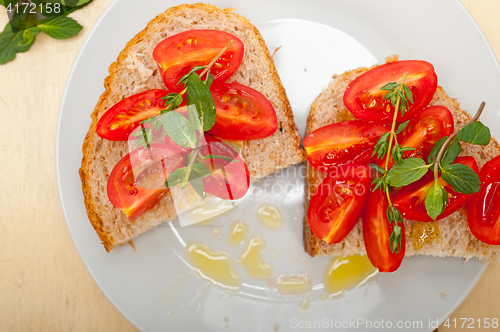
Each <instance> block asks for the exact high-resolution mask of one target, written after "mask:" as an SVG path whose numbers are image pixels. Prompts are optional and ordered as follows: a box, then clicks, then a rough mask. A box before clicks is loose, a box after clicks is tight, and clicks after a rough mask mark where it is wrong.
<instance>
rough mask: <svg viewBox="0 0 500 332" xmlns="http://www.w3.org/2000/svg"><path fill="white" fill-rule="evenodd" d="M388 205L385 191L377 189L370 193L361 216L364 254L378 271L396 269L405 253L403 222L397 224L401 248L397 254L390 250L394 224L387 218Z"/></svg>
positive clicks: (392, 270)
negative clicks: (399, 229) (399, 230)
mask: <svg viewBox="0 0 500 332" xmlns="http://www.w3.org/2000/svg"><path fill="white" fill-rule="evenodd" d="M388 206H389V203H388V202H387V198H386V196H385V193H384V192H383V191H382V190H380V189H377V190H375V192H373V193H371V194H370V197H369V198H368V203H367V205H366V209H365V212H364V214H363V217H362V221H363V239H364V241H365V247H366V254H367V255H368V258H369V259H370V262H371V263H372V264H373V266H375V267H376V268H378V270H379V271H380V272H394V271H396V270H397V269H398V268H399V266H400V265H401V262H402V261H403V257H404V255H405V244H406V242H405V229H404V224H399V226H400V227H401V249H400V251H399V253H397V254H396V253H393V252H392V251H391V248H390V245H389V239H390V236H391V233H392V230H393V228H394V224H392V223H389V220H387V208H388Z"/></svg>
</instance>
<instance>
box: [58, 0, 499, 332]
mask: <svg viewBox="0 0 500 332" xmlns="http://www.w3.org/2000/svg"><path fill="white" fill-rule="evenodd" d="M213 3H214V4H215V5H217V6H219V7H222V8H225V7H235V8H237V12H238V13H240V14H243V15H245V16H246V17H247V18H249V19H250V21H251V22H252V23H254V24H255V25H256V26H257V28H259V29H261V31H262V33H263V35H264V37H265V39H266V40H267V43H268V46H269V48H270V49H271V50H274V48H275V47H277V46H282V48H281V50H280V51H279V52H278V53H277V54H276V57H275V60H276V64H277V67H278V71H279V73H280V75H281V77H282V79H283V82H284V85H285V88H286V90H287V92H288V94H289V96H290V99H291V102H292V106H293V108H294V112H295V116H296V119H297V122H298V124H299V127H300V128H302V130H303V128H304V120H305V117H306V115H307V110H308V107H309V105H310V103H311V102H312V100H313V99H314V97H315V96H316V95H317V94H318V93H320V92H321V91H322V90H323V89H324V88H325V87H326V85H327V84H328V80H329V77H330V76H331V75H333V74H335V73H340V72H342V71H344V70H346V69H352V68H355V67H358V66H360V65H369V64H371V63H374V62H383V59H384V57H385V56H387V55H390V54H399V55H400V57H401V58H403V59H425V60H428V61H430V62H431V63H432V64H433V65H434V66H435V68H436V72H437V74H438V77H439V84H440V85H442V86H445V87H446V91H447V92H448V93H449V94H450V95H451V96H455V97H457V99H458V101H459V102H460V103H461V104H462V107H463V108H464V109H468V110H471V111H474V110H475V109H476V108H477V106H478V105H479V103H480V102H481V101H483V100H484V101H486V104H487V111H486V112H485V114H484V115H483V121H484V122H485V123H498V117H499V114H500V113H499V110H500V107H499V106H500V97H499V96H498V94H497V91H500V70H499V66H498V63H497V61H496V59H495V56H494V54H493V52H492V50H491V48H490V46H489V44H488V42H487V41H486V39H485V37H484V35H483V34H482V33H481V31H480V29H479V28H478V26H477V25H476V23H475V22H474V21H473V20H472V18H471V17H470V15H469V14H468V13H467V12H466V10H465V9H464V8H463V6H462V5H461V4H460V3H459V2H458V1H453V0H448V1H439V2H437V1H433V0H426V1H418V2H417V1H401V0H392V1H384V2H383V3H382V2H381V1H377V2H375V1H370V0H363V1H362V0H357V1H352V0H351V1H331V0H323V1H307V2H306V1H299V0H293V1H290V0H279V1H272V2H271V1H263V0H254V1H228V0H227V1H225V0H221V1H218V0H215V1H213ZM176 4H178V3H177V2H176V1H170V0H152V1H148V2H140V4H139V2H137V1H134V0H115V1H114V2H113V3H112V4H111V5H110V6H109V7H108V8H107V9H106V11H105V12H104V13H103V14H102V16H101V18H100V19H99V20H98V22H97V23H96V25H95V26H94V28H93V29H92V31H91V32H90V33H89V35H88V37H87V40H86V41H85V43H84V44H83V46H82V49H81V51H80V53H79V55H78V57H77V59H76V61H75V64H74V66H73V69H72V71H71V74H70V77H69V78H68V83H67V86H66V90H65V94H64V97H63V101H62V104H61V113H60V117H59V125H58V132H57V143H56V144H57V146H56V165H57V176H58V182H59V192H60V196H61V202H62V206H63V210H64V214H65V217H66V221H67V225H68V228H69V231H70V234H71V237H72V239H73V241H74V243H75V246H76V248H77V250H78V252H79V254H80V257H81V258H82V260H83V262H84V264H85V265H86V267H87V269H88V271H89V272H90V274H91V275H92V277H93V278H94V280H95V282H96V283H97V284H98V286H99V287H100V288H101V290H102V291H103V293H104V294H105V295H106V296H107V297H108V299H109V300H110V301H111V302H112V303H113V304H114V305H115V307H116V308H117V309H118V310H119V311H120V312H121V313H122V314H123V315H124V316H125V317H126V318H127V319H128V320H129V321H130V322H131V323H132V324H134V325H135V326H136V327H137V328H138V329H140V330H144V331H161V330H173V331H195V330H203V331H218V330H221V329H229V330H233V331H271V330H272V329H273V328H275V326H276V325H275V324H278V326H279V329H280V331H294V330H308V329H307V328H301V326H308V324H311V326H312V327H313V328H312V330H314V331H321V330H332V329H334V328H335V327H336V326H335V324H337V325H339V324H340V325H343V326H344V327H345V328H344V329H347V328H349V327H350V328H351V330H353V325H350V323H351V322H353V321H357V322H361V321H360V320H361V319H362V320H363V322H364V323H366V321H371V322H372V324H373V326H374V328H375V327H377V324H381V321H382V320H383V321H384V322H387V321H390V322H391V323H392V324H394V325H393V327H395V326H396V324H397V322H398V321H401V322H403V324H404V323H405V322H413V321H419V322H421V327H416V326H414V328H412V329H413V330H422V331H427V330H431V326H430V325H429V322H430V321H432V322H434V323H435V322H436V320H439V322H442V321H443V319H444V318H445V317H446V316H448V315H449V314H450V313H451V312H452V311H453V310H454V309H455V308H456V307H457V306H458V305H459V304H460V303H461V301H463V299H464V298H465V297H466V296H467V294H468V293H469V292H470V290H471V289H472V288H473V287H474V285H475V284H476V282H477V280H478V279H479V278H480V276H481V275H482V273H483V271H484V269H485V268H486V264H483V263H481V262H479V261H477V260H470V261H469V262H467V263H464V262H463V260H461V259H454V258H446V259H439V258H431V257H411V258H405V260H404V263H403V265H402V267H401V268H400V269H399V270H398V271H397V272H396V273H393V274H384V275H379V276H378V277H377V278H376V279H375V280H374V281H373V282H372V283H370V284H369V285H368V286H364V287H361V288H359V289H356V290H353V291H349V292H348V293H347V295H346V296H344V297H342V298H340V299H336V300H326V301H321V300H320V295H321V294H322V293H323V291H322V289H321V288H322V282H323V274H324V271H325V269H326V266H327V264H328V262H329V259H328V258H314V259H312V258H309V257H308V256H307V255H306V254H305V253H304V252H303V251H302V247H301V246H302V244H301V242H302V241H301V237H302V235H301V234H302V233H301V219H302V214H303V209H302V200H303V198H302V186H303V182H302V180H301V178H300V176H299V175H298V174H299V171H300V166H298V167H294V168H290V169H289V170H288V171H287V172H285V173H284V174H281V175H284V176H281V175H280V176H273V177H270V178H268V179H266V180H264V181H260V182H259V183H257V184H254V185H253V186H252V192H253V193H254V194H251V195H250V196H249V198H248V199H247V200H245V201H244V202H243V203H242V204H241V205H239V206H238V207H237V208H236V209H234V210H232V211H230V212H229V213H228V214H226V215H224V216H223V217H221V218H220V219H218V220H217V221H216V223H215V226H214V225H211V226H209V227H194V226H191V227H184V228H179V227H174V225H175V223H174V224H168V223H167V224H164V225H163V226H160V227H158V228H157V229H155V230H153V231H150V232H148V233H146V234H144V235H142V236H140V237H139V238H138V239H137V240H136V241H134V243H135V246H136V248H137V252H134V250H133V249H132V248H131V247H130V246H124V247H121V248H117V249H115V250H113V251H112V252H111V253H110V254H107V253H106V252H105V250H104V248H103V247H102V245H101V244H100V242H99V239H98V237H97V235H96V234H95V232H94V230H93V228H92V227H91V225H90V223H89V221H88V218H87V215H86V212H85V207H84V204H83V195H82V192H81V184H80V179H79V176H78V168H79V166H80V161H81V158H82V155H81V145H82V142H83V139H84V137H85V134H86V132H87V130H88V127H89V125H90V113H91V111H92V109H93V108H94V106H95V103H96V102H97V100H98V98H99V96H100V95H101V93H102V92H103V81H104V78H105V77H106V76H107V69H108V66H109V65H110V64H111V63H112V62H113V61H114V60H115V59H116V57H117V55H118V53H119V52H120V51H121V50H122V49H123V47H124V45H125V44H126V42H127V41H128V40H130V39H131V38H132V37H133V36H134V35H135V34H136V33H137V32H139V31H140V30H141V29H142V28H143V27H144V26H145V25H146V24H147V22H148V21H149V20H150V19H152V18H153V17H155V16H156V15H157V14H158V13H160V12H162V11H163V10H165V9H166V8H167V7H170V6H173V5H176ZM491 130H492V134H493V135H494V136H496V137H500V128H498V127H493V128H491ZM285 185H288V186H289V187H288V188H287V189H286V194H283V193H285V192H284V191H280V189H279V188H280V187H279V186H285ZM266 186H268V187H267V188H269V186H270V188H273V186H278V187H277V188H278V189H276V191H275V193H274V194H273V193H272V190H266ZM280 193H281V194H280ZM262 202H266V203H267V202H273V203H274V204H277V205H279V206H280V207H281V209H282V211H283V213H284V215H285V219H286V223H285V225H284V227H283V228H282V229H280V230H279V231H269V230H267V229H265V228H264V227H263V226H261V225H260V224H258V223H257V221H256V217H255V207H256V204H260V203H262ZM236 219H244V220H245V222H246V223H247V224H248V225H249V226H250V233H251V235H252V234H259V235H261V236H262V237H263V238H264V241H265V242H266V247H269V246H271V247H272V250H270V249H269V248H267V249H266V251H265V252H264V256H266V255H267V256H268V258H269V260H270V263H271V264H272V266H273V269H274V271H275V272H274V276H275V277H276V276H278V275H279V274H293V273H305V272H307V273H309V274H310V276H311V279H312V282H313V284H314V288H313V291H312V292H311V293H310V294H308V295H307V296H302V297H291V298H285V299H283V298H281V297H279V296H278V295H277V293H276V291H275V290H274V288H273V286H272V282H271V283H266V282H263V281H260V280H255V279H250V278H247V277H246V272H245V271H244V270H240V269H239V270H238V272H240V274H241V275H242V276H243V281H244V285H243V287H242V290H241V293H240V294H236V295H233V294H231V293H229V292H227V291H225V290H222V289H221V288H218V287H215V286H213V285H212V284H210V283H209V282H207V281H206V280H203V279H200V278H198V277H195V276H194V275H193V274H192V272H191V271H192V270H191V268H190V267H189V265H188V264H187V263H185V255H184V248H183V243H184V242H186V241H190V240H193V239H197V240H201V241H202V242H206V243H208V244H209V245H210V246H211V247H212V248H214V249H224V250H228V251H231V250H232V251H231V253H232V255H233V257H234V256H235V255H237V254H238V253H239V252H240V251H241V249H242V248H241V247H238V248H237V249H230V248H229V247H228V246H227V245H226V243H225V240H224V238H225V236H227V233H228V229H229V225H230V223H231V222H233V221H235V220H236ZM213 227H219V228H220V229H221V232H222V239H219V240H217V239H214V238H213V237H212V236H211V235H210V234H211V230H212V228H213ZM179 239H181V240H180V241H179ZM273 251H275V252H276V254H277V258H275V257H273V256H272V255H271V253H272V252H273ZM445 291H448V293H447V295H446V297H445V298H443V297H442V296H441V295H440V293H442V292H445ZM304 297H307V298H308V299H309V301H310V303H311V307H310V308H309V309H308V310H302V309H299V301H300V300H301V299H302V298H304ZM358 319H359V320H358ZM332 324H333V325H332ZM346 324H347V325H346ZM368 324H369V323H368ZM407 324H408V323H407ZM410 324H413V323H410ZM379 327H380V326H379ZM335 329H336V330H342V328H335ZM357 329H359V330H370V329H369V328H367V327H366V325H363V324H361V325H359V326H357ZM354 330H356V329H355V328H354ZM378 330H380V328H379V329H378Z"/></svg>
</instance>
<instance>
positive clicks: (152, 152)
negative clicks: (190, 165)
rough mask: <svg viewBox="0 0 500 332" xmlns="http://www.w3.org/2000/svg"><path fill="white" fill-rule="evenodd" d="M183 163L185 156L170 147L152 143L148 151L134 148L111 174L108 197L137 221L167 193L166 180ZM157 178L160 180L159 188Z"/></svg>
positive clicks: (130, 217)
mask: <svg viewBox="0 0 500 332" xmlns="http://www.w3.org/2000/svg"><path fill="white" fill-rule="evenodd" d="M185 162H186V154H185V153H184V152H180V153H179V151H176V150H174V149H172V146H169V145H165V144H151V145H150V149H149V150H147V151H146V150H144V149H143V148H138V149H135V150H133V151H132V152H130V153H128V154H127V155H125V156H124V157H123V158H122V159H121V160H120V161H119V162H118V163H117V164H116V165H115V167H114V168H113V170H112V171H111V174H110V175H109V179H108V184H107V193H108V198H109V200H110V202H111V203H112V204H113V205H114V206H115V207H117V208H118V209H120V210H122V211H123V212H124V213H125V214H126V215H127V217H128V218H129V219H132V220H134V219H137V218H139V217H140V216H141V215H142V214H143V213H144V212H146V211H148V210H150V209H152V208H153V207H154V206H155V205H156V203H158V202H159V201H160V199H161V198H162V197H163V196H164V195H165V194H166V193H167V192H168V190H169V189H168V188H165V186H164V183H165V180H166V179H167V177H168V176H169V175H170V174H171V173H172V172H173V171H174V170H175V169H177V168H178V167H182V166H183V165H184V164H185ZM160 179H163V185H162V186H160V184H161V183H160V182H159V180H160ZM160 181H161V180H160ZM138 182H139V183H138Z"/></svg>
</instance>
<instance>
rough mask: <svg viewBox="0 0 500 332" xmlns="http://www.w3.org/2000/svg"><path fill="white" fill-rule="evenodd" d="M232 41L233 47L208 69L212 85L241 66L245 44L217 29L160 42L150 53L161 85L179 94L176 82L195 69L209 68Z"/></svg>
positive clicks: (200, 31)
mask: <svg viewBox="0 0 500 332" xmlns="http://www.w3.org/2000/svg"><path fill="white" fill-rule="evenodd" d="M230 40H232V41H233V42H232V44H231V45H230V46H229V48H228V49H227V50H226V51H225V52H224V53H223V54H222V56H221V57H219V58H218V59H217V61H216V62H215V63H214V65H213V66H212V67H211V68H210V72H211V73H212V75H213V77H214V82H215V83H217V82H225V81H227V79H229V77H231V75H233V74H234V72H235V71H236V70H237V69H238V67H239V66H240V63H241V61H242V60H243V52H244V45H243V42H242V41H241V40H240V39H238V37H236V36H234V35H232V34H230V33H227V32H224V31H218V30H188V31H184V32H181V33H178V34H175V35H173V36H170V37H168V38H166V39H164V40H162V41H161V42H160V43H158V45H156V47H155V49H154V51H153V58H154V59H155V61H156V63H157V64H158V69H159V70H160V73H161V77H162V78H163V83H165V86H166V87H167V89H168V90H171V91H174V92H179V91H181V90H182V89H183V88H184V86H182V85H178V84H177V83H178V82H179V80H180V79H181V78H182V76H184V75H186V74H187V73H189V71H190V70H191V69H192V68H193V67H195V66H204V65H208V64H209V63H210V62H211V61H212V60H213V59H214V58H215V57H216V56H217V54H219V52H220V51H221V50H222V49H223V48H224V47H225V46H226V44H227V43H228V42H229V41H230Z"/></svg>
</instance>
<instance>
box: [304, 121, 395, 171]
mask: <svg viewBox="0 0 500 332" xmlns="http://www.w3.org/2000/svg"><path fill="white" fill-rule="evenodd" d="M386 132H388V130H387V128H385V127H381V126H376V125H373V124H369V123H366V122H363V121H356V120H354V121H344V122H338V123H332V124H330V125H328V126H324V127H321V128H319V129H317V130H315V131H313V132H312V133H310V134H309V135H307V137H306V138H305V139H304V142H303V145H304V149H305V150H306V154H307V160H308V161H309V163H310V164H311V165H312V166H313V167H314V168H316V169H318V170H320V171H325V170H326V169H328V168H329V167H332V166H336V165H341V164H367V163H369V162H371V161H373V160H375V156H373V157H372V153H373V149H374V147H375V144H376V143H377V141H378V139H379V138H380V136H382V134H385V133H386Z"/></svg>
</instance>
